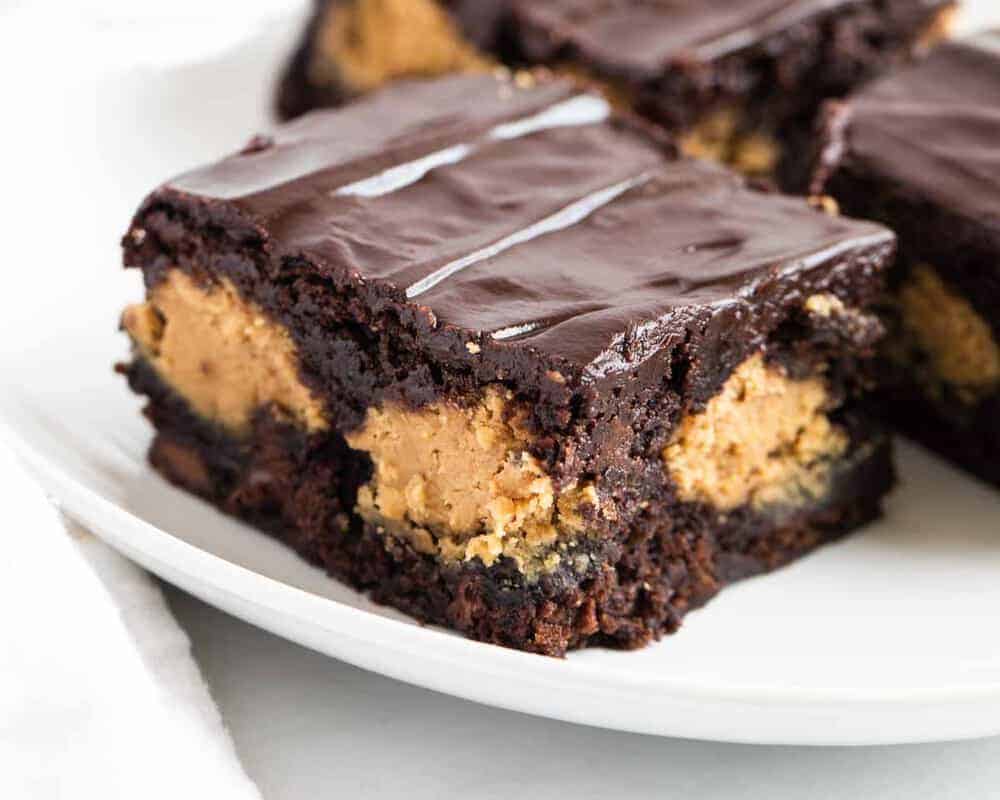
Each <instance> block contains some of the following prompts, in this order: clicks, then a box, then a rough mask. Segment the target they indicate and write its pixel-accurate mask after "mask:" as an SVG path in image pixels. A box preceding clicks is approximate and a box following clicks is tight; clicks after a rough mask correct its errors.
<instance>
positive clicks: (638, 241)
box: [140, 76, 893, 378]
mask: <svg viewBox="0 0 1000 800" xmlns="http://www.w3.org/2000/svg"><path fill="white" fill-rule="evenodd" d="M156 205H167V206H172V207H174V208H180V209H183V210H185V211H186V213H192V211H193V212H194V215H195V216H203V217H204V218H205V219H206V220H207V221H209V222H214V224H216V225H222V226H225V227H226V228H228V230H229V231H230V235H233V232H234V231H237V230H239V231H241V233H240V234H239V235H240V236H243V237H246V238H247V240H248V241H250V240H257V241H259V242H261V243H262V247H263V250H264V251H265V252H267V253H268V255H269V258H270V259H271V260H272V262H274V263H275V264H278V265H279V266H278V267H277V268H278V269H280V262H281V260H282V259H286V258H291V257H305V258H306V259H308V260H309V261H310V262H312V263H313V264H314V265H315V268H316V269H317V270H318V271H319V272H320V273H321V274H324V275H327V276H331V277H333V278H334V279H335V280H336V281H337V282H338V283H343V282H344V281H360V282H362V283H365V284H376V285H378V286H379V287H381V288H382V289H383V290H384V291H385V292H387V293H388V294H389V295H391V296H393V297H395V298H397V300H401V301H408V302H409V303H410V304H411V306H415V307H416V309H417V311H419V313H421V314H423V315H424V317H425V318H426V320H427V324H428V326H429V327H431V328H435V327H436V328H441V327H455V328H458V329H462V330H466V331H473V332H475V334H476V335H477V336H479V337H481V338H482V339H483V340H484V341H485V342H486V343H488V344H489V345H491V346H493V347H497V348H503V349H508V350H509V349H528V350H530V351H533V352H536V353H540V354H542V355H544V356H547V357H549V359H553V360H556V361H558V362H559V364H560V365H561V366H563V367H566V368H568V369H569V370H571V371H573V372H575V373H576V374H577V375H580V376H582V377H584V378H586V377H587V376H589V377H590V378H601V377H605V376H607V375H609V374H615V373H622V372H625V371H628V370H630V369H633V368H635V367H636V366H638V365H639V364H641V363H642V362H643V361H644V360H645V359H646V358H647V357H649V356H650V355H651V354H652V353H654V352H656V351H657V350H658V349H660V348H662V347H665V346H670V345H673V344H676V343H678V342H679V341H683V340H685V339H688V338H690V337H691V336H697V337H698V338H699V339H707V340H715V341H717V342H718V344H719V346H720V347H725V346H726V345H725V343H724V339H725V338H726V337H727V336H729V335H730V334H731V332H732V331H734V330H736V331H740V336H741V337H742V339H743V340H744V341H745V342H746V343H747V346H752V345H753V344H754V340H755V339H760V337H762V336H763V335H765V334H766V329H767V328H768V326H773V324H775V323H776V321H777V320H778V319H779V316H780V313H779V311H780V308H782V307H785V306H787V305H789V304H796V303H797V304H801V301H802V300H803V299H804V297H805V296H807V295H808V294H809V293H811V292H813V291H819V290H822V289H823V287H827V286H829V285H830V284H831V282H836V281H838V280H840V281H842V282H843V281H844V280H845V274H846V271H847V270H848V269H849V268H850V269H863V268H865V267H867V268H868V269H869V271H871V270H877V269H878V267H879V266H880V265H881V264H882V262H883V261H884V259H885V257H886V254H887V253H888V252H889V250H891V247H892V242H893V237H892V234H891V233H890V232H889V231H887V230H886V229H884V228H882V227H880V226H877V225H873V224H871V223H866V222H859V221H854V220H849V219H845V218H838V217H831V216H828V215H826V214H823V213H820V212H817V211H815V210H813V209H811V208H809V207H808V206H807V205H806V203H805V201H803V200H799V199H793V198H786V197H780V196H776V195H770V194H765V193H763V192H759V191H755V190H753V189H751V188H748V186H747V185H746V184H745V183H744V182H743V181H742V180H741V179H740V178H738V177H735V176H734V175H732V174H731V173H729V172H727V171H725V170H723V169H722V168H720V167H716V166H713V165H709V164H705V163H701V162H694V161H684V160H680V161H678V160H675V159H674V158H673V157H672V155H671V151H670V149H669V147H667V146H665V145H664V144H663V143H662V142H661V141H660V140H659V139H658V138H657V137H656V136H654V135H653V134H650V133H649V132H648V131H646V130H645V129H644V128H642V127H640V126H638V125H635V124H632V123H628V122H625V121H622V120H620V119H616V118H608V109H607V106H606V104H605V103H604V101H603V100H600V99H599V98H597V97H595V96H591V95H581V94H579V93H577V91H576V90H574V89H572V88H571V87H570V86H569V85H568V84H565V83H562V82H554V83H543V84H541V85H539V86H536V87H535V88H531V89H518V88H516V87H514V86H513V85H512V84H510V83H508V82H506V81H502V80H497V79H495V78H492V77H483V76H480V77H457V78H449V79H445V80H444V81H439V82H436V83H414V84H404V85H399V86H397V87H394V88H392V89H390V90H388V91H387V92H384V93H381V94H378V95H376V96H374V97H372V98H370V99H366V100H363V101H361V102H359V103H357V104H354V105H353V106H352V107H351V108H349V109H345V110H343V111H333V112H318V113H315V114H313V115H310V116H308V117H305V118H303V119H301V120H299V121H297V122H295V123H293V124H291V125H288V126H285V127H283V128H280V129H279V130H278V131H277V132H276V133H275V134H274V135H273V137H270V138H268V139H266V140H265V139H259V140H257V141H255V142H254V143H253V144H252V146H251V147H249V148H248V149H246V150H245V151H244V152H243V153H241V154H238V155H235V156H232V157H230V158H227V159H224V160H222V161H221V162H219V163H217V164H215V165H212V166H209V167H206V168H204V169H201V170H196V171H194V172H191V173H188V174H186V175H183V176H181V177H179V178H177V179H175V180H173V181H171V182H169V183H168V184H166V185H165V186H164V187H161V188H160V189H159V190H158V191H157V192H155V193H154V194H153V195H152V196H151V197H150V198H149V199H148V200H147V202H146V204H145V206H144V209H143V210H142V211H140V216H141V215H142V214H143V213H145V212H147V211H148V210H149V209H150V208H151V207H153V206H156ZM781 313H784V312H781ZM757 344H762V341H758V342H757Z"/></svg>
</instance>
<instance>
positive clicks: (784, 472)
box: [663, 354, 848, 512]
mask: <svg viewBox="0 0 1000 800" xmlns="http://www.w3.org/2000/svg"><path fill="white" fill-rule="evenodd" d="M829 405H830V398H829V394H828V391H827V387H826V384H825V382H824V381H823V380H822V379H821V378H819V377H815V378H807V379H804V380H793V379H791V378H789V377H788V376H787V375H785V374H784V372H783V371H782V370H781V368H780V367H777V366H772V365H768V364H766V363H765V361H764V358H763V356H762V355H760V354H757V355H754V356H751V357H750V358H749V359H747V360H746V361H745V362H743V364H742V365H741V366H740V367H738V368H737V369H736V371H735V372H734V373H733V374H732V375H731V376H730V377H729V379H728V380H727V381H726V383H725V384H724V385H723V387H722V391H721V392H720V393H719V394H718V395H716V396H715V397H713V398H712V399H711V400H710V401H709V402H708V405H707V406H706V408H705V409H704V410H703V411H701V412H700V413H697V414H691V415H689V416H687V417H685V418H684V419H683V420H682V421H681V424H680V426H679V428H678V430H677V433H676V434H675V435H674V437H673V440H672V441H671V442H670V444H669V445H667V447H666V448H664V450H663V461H664V466H665V468H666V470H667V472H668V474H669V475H670V477H671V478H672V479H673V481H674V483H675V484H676V486H677V489H678V493H679V495H680V498H681V500H684V501H688V502H699V503H708V504H710V505H712V506H714V507H715V508H717V509H719V510H720V511H723V512H725V511H731V510H733V509H735V508H737V507H740V506H745V505H749V506H751V507H753V508H758V509H759V508H766V507H771V506H796V505H801V504H802V503H803V502H807V501H809V500H814V499H818V498H820V497H822V496H823V495H824V494H825V493H826V491H827V489H828V485H829V480H830V475H831V469H832V466H833V463H834V461H835V460H836V459H837V458H838V457H840V456H842V455H843V454H844V452H845V451H846V450H847V444H848V442H847V436H846V435H845V434H844V432H843V431H842V430H840V429H839V428H838V427H836V426H835V425H833V424H831V422H830V420H829V418H828V417H827V414H826V412H827V410H828V409H829Z"/></svg>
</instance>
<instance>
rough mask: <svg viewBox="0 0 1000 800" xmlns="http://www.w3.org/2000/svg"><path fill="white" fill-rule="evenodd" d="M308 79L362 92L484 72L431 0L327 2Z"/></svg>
mask: <svg viewBox="0 0 1000 800" xmlns="http://www.w3.org/2000/svg"><path fill="white" fill-rule="evenodd" d="M316 55H317V57H316V58H315V59H314V60H313V63H312V64H311V65H310V75H309V77H310V80H312V81H313V82H314V83H316V84H319V85H331V84H336V83H338V82H340V83H344V84H346V85H347V86H348V87H349V88H350V89H351V90H353V91H356V92H367V91H370V90H372V89H376V88H378V87H379V86H382V85H383V84H385V83H388V82H390V81H393V80H396V79H399V78H405V77H433V76H437V75H444V74H447V73H450V72H475V71H480V70H488V69H490V68H491V67H492V64H493V62H492V61H491V60H490V59H488V58H486V57H485V56H484V55H482V54H480V53H479V52H478V51H477V50H476V48H475V47H473V46H472V45H471V44H469V43H468V42H467V41H466V40H465V39H464V37H463V36H462V34H461V32H460V31H459V30H458V27H457V26H456V25H455V23H454V21H453V20H452V19H451V17H450V16H449V15H448V13H447V12H446V11H445V10H444V9H443V8H442V7H441V6H440V5H439V4H438V3H437V2H435V0H350V1H349V2H342V3H332V4H331V5H330V8H329V11H328V12H327V16H326V18H325V19H324V21H323V23H322V24H321V26H320V29H319V33H318V41H317V49H316Z"/></svg>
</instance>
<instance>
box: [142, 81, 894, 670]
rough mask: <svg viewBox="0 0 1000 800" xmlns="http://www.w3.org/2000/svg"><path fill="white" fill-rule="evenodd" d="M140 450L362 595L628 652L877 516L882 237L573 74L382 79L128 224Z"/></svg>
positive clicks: (472, 622) (480, 624)
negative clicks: (731, 162)
mask: <svg viewBox="0 0 1000 800" xmlns="http://www.w3.org/2000/svg"><path fill="white" fill-rule="evenodd" d="M124 248H125V262H126V264H127V265H128V266H131V267H137V268H140V269H141V270H142V271H143V275H144V277H145V284H146V288H147V297H146V300H145V302H143V303H140V304H138V305H136V306H133V307H131V308H129V309H128V310H127V311H126V312H125V314H124V318H123V323H124V327H125V329H126V330H127V331H128V333H129V334H130V336H131V337H132V340H133V342H134V359H133V360H132V362H131V363H130V364H129V365H127V366H125V367H123V370H124V372H125V373H126V374H127V376H128V379H129V381H130V383H131V385H132V387H133V388H134V389H135V390H136V391H137V392H140V393H142V394H145V395H146V396H147V397H148V399H149V403H148V406H147V412H146V413H147V415H148V417H149V418H150V420H151V421H152V422H153V424H154V425H155V427H156V429H157V435H156V439H155V442H154V444H153V447H152V451H151V455H150V457H151V460H152V463H153V464H154V465H155V466H156V467H157V469H159V470H160V471H161V472H162V473H163V474H164V475H166V476H167V477H168V478H170V479H171V480H173V481H175V482H177V483H178V484H180V485H182V486H184V487H187V488H188V489H190V490H191V491H194V492H197V493H199V494H201V495H203V496H204V497H207V498H209V499H210V500H211V501H213V502H214V503H216V504H217V505H218V506H219V507H220V508H222V509H224V510H226V511H227V512H230V513H233V514H236V515H239V516H241V517H243V518H245V519H248V520H250V521H251V522H253V523H255V524H257V525H259V526H261V527H263V528H266V529H268V530H270V531H273V532H274V533H276V534H277V535H278V536H280V537H282V538H283V539H284V540H285V541H287V542H288V543H289V544H291V545H292V546H293V547H295V548H296V549H298V550H299V551H300V552H301V553H302V554H303V555H305V556H306V557H307V558H309V559H311V560H313V561H314V562H316V563H318V564H322V565H323V566H325V567H326V568H327V569H328V570H329V571H330V573H331V574H332V575H334V576H336V577H338V578H340V579H343V580H345V581H348V582H349V583H351V584H353V585H355V586H357V587H359V588H361V589H364V590H367V591H369V592H370V593H371V594H372V596H373V597H374V598H375V599H376V600H377V601H379V602H383V603H388V604H391V605H394V606H396V607H397V608H400V609H402V610H404V611H406V612H409V613H410V614H412V615H414V616H416V617H417V618H419V619H421V620H425V621H430V622H434V623H439V624H442V625H445V626H448V627H450V628H453V629H455V630H458V631H461V632H462V633H464V634H466V635H468V636H471V637H473V638H476V639H480V640H483V641H487V642H495V643H498V644H503V645H507V646H510V647H515V648H520V649H524V650H529V651H534V652H539V653H546V654H551V655H560V654H562V653H564V652H565V651H566V650H567V649H569V648H573V647H580V646H583V645H588V644H601V645H613V646H620V647H637V646H640V645H642V644H644V643H646V642H648V641H650V640H651V639H653V638H656V637H658V636H660V635H661V634H663V633H665V632H670V631H673V630H674V629H675V628H676V627H677V626H678V624H679V622H680V620H681V617H682V616H683V615H684V614H685V613H686V612H687V611H688V610H689V609H691V608H693V607H696V606H698V605H700V604H702V603H704V602H705V601H706V600H708V599H709V598H710V597H711V596H712V595H714V594H715V593H716V592H717V591H718V590H719V588H720V587H722V586H723V585H725V584H727V583H729V582H731V581H733V580H736V579H738V578H741V577H743V576H747V575H751V574H754V573H758V572H762V571H765V570H768V569H772V568H774V567H777V566H779V565H781V564H784V563H786V562H788V561H789V560H791V559H793V558H795V557H797V556H799V555H801V554H803V553H805V552H807V551H809V550H811V549H812V548H814V547H816V546H817V545H819V544H821V543H822V542H826V541H829V540H831V539H834V538H836V537H839V536H841V535H842V534H844V533H845V532H847V531H849V530H850V529H852V528H854V527H856V526H857V525H859V524H861V523H863V522H865V521H867V520H869V519H871V518H872V517H874V516H875V515H876V514H877V513H878V510H879V502H880V498H881V497H882V495H883V494H884V493H885V492H886V491H887V489H888V488H889V486H890V483H891V479H892V472H891V466H890V459H889V451H888V444H887V440H886V437H885V436H884V435H883V433H882V432H881V431H880V429H879V428H878V426H877V424H875V423H873V422H872V420H871V418H870V417H869V416H868V415H867V414H865V409H864V400H863V398H862V393H863V390H864V388H865V387H866V386H867V385H868V381H869V378H868V364H869V361H870V357H871V355H872V351H873V349H874V347H875V344H876V342H877V340H878V339H879V336H880V333H881V326H880V323H879V322H878V321H877V319H876V318H874V317H872V316H871V315H870V314H869V312H868V310H867V308H868V306H869V304H870V303H871V302H872V300H873V299H874V298H875V297H877V296H879V295H880V293H881V292H882V291H884V286H883V281H882V275H883V272H884V268H885V266H886V264H887V262H888V260H889V258H890V256H891V254H892V252H893V250H894V237H893V235H892V234H891V233H890V232H889V231H888V230H886V229H885V228H883V227H881V226H879V225H876V224H872V223H867V222H858V221H853V220H849V219H846V218H841V217H836V216H831V215H828V214H826V213H823V212H821V211H818V210H815V209H813V208H811V207H810V206H808V205H807V203H806V202H805V200H800V199H792V198H787V197H781V196H775V195H771V194H766V193H763V192H761V191H757V190H754V189H752V188H749V187H748V186H747V185H746V184H745V183H744V181H743V179H742V178H739V177H737V176H735V175H734V174H733V173H731V172H729V171H727V170H725V169H724V168H723V167H719V166H713V165H710V164H708V163H704V162H698V161H690V160H678V159H677V158H676V157H675V155H674V153H673V149H672V146H671V145H669V144H668V143H666V142H665V140H663V139H661V138H660V135H659V134H657V133H656V132H655V131H651V130H650V129H647V128H646V127H645V126H644V124H643V123H638V122H633V121H631V120H627V119H622V118H618V117H616V116H614V115H613V114H612V113H611V111H610V108H609V105H608V103H607V102H606V101H605V100H604V99H603V98H601V97H600V96H597V95H594V94H589V93H586V92H581V91H580V90H579V89H577V88H575V86H574V84H572V83H569V82H565V81H554V82H541V83H538V84H536V85H534V86H531V87H527V86H525V85H523V82H522V85H518V84H517V83H513V82H509V81H506V80H502V79H497V78H494V77H492V76H489V75H481V76H464V77H450V78H444V79H441V80H439V81H437V82H417V83H415V84H412V85H408V84H397V85H395V86H394V87H392V88H389V89H386V90H384V91H382V92H380V93H376V94H373V95H371V96H370V97H368V98H365V99H363V100H359V101H358V102H356V103H353V104H352V105H351V106H349V107H347V108H345V109H343V110H340V111H327V112H317V113H315V114H310V115H308V116H306V117H303V118H302V119H300V120H297V121H295V122H293V123H290V124H288V125H286V126H284V127H281V128H279V129H278V130H277V132H276V133H275V134H274V135H272V136H268V137H260V138H257V139H255V140H253V141H252V142H251V143H250V145H249V146H248V147H247V148H245V149H244V150H243V151H242V152H240V153H238V154H236V155H233V156H230V157H228V158H225V159H223V160H222V161H220V162H218V163H216V164H214V165H212V166H209V167H206V168H203V169H199V170H195V171H194V172H190V173H188V174H186V175H182V176H180V177H179V178H176V179H174V180H172V181H170V182H168V183H167V184H165V185H163V186H161V187H160V188H159V189H157V190H156V191H154V192H153V193H152V194H151V195H150V196H149V197H148V198H147V199H146V200H145V202H144V203H143V204H142V206H141V207H140V209H139V211H138V213H137V214H136V216H135V218H134V221H133V223H132V226H131V228H130V229H129V231H128V233H127V235H126V236H125V238H124Z"/></svg>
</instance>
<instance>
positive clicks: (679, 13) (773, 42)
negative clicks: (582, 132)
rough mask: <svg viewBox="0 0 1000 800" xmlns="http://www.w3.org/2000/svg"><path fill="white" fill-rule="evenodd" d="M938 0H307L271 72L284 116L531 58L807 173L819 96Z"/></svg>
mask: <svg viewBox="0 0 1000 800" xmlns="http://www.w3.org/2000/svg"><path fill="white" fill-rule="evenodd" d="M954 7H955V4H954V3H953V2H951V1H950V0H833V1H832V2H816V0H732V1H731V2H725V3H710V2H662V3H656V2H648V0H618V1H617V2H607V0H549V2H536V1H535V0H319V2H317V3H316V5H315V9H314V13H313V16H312V19H311V21H310V23H309V25H308V28H307V30H306V32H305V34H304V36H303V39H302V42H301V44H300V46H299V49H298V50H297V52H296V54H295V56H294V58H293V60H292V62H291V63H290V65H289V67H288V69H287V70H286V73H285V75H284V77H283V80H282V82H281V86H280V91H279V98H278V107H279V112H280V113H281V115H282V116H284V117H286V118H288V117H293V116H296V115H298V114H301V113H302V112H304V111H307V110H309V109H311V108H316V107H318V106H324V105H332V104H337V103H340V102H342V101H344V100H347V99H350V98H352V97H356V96H357V95H359V94H362V93H364V92H366V91H370V90H371V89H374V88H376V87H378V86H381V85H383V84H384V83H386V82H388V81H391V80H394V79H399V78H404V77H418V76H422V77H426V76H432V75H440V74H443V73H446V72H453V71H476V70H484V69H490V68H492V67H494V66H495V65H497V64H506V65H508V66H515V67H517V66H524V65H533V66H538V65H544V66H546V67H548V68H550V69H552V70H553V71H555V72H560V73H564V74H567V75H572V76H575V77H577V78H580V79H583V80H584V81H589V82H592V83H593V84H594V85H596V86H599V87H601V88H602V89H603V90H605V92H606V94H607V95H608V96H609V97H610V98H612V99H613V100H614V101H615V102H616V103H617V104H620V105H622V106H626V107H629V108H631V109H633V110H635V111H637V112H639V113H640V114H643V115H644V116H646V117H647V118H649V119H650V120H652V121H654V122H656V123H657V124H660V125H663V126H665V127H666V128H667V129H669V130H670V131H671V132H674V133H676V134H677V135H678V136H680V139H681V142H682V145H683V146H684V148H685V149H686V150H687V151H688V152H689V153H691V154H693V155H700V156H710V157H712V158H714V159H717V160H722V161H726V162H728V163H731V164H733V165H735V166H736V167H738V168H739V169H740V170H741V171H743V172H746V173H749V174H753V175H771V174H773V173H775V172H776V171H777V172H779V173H780V177H781V178H782V181H783V183H784V184H785V185H786V186H796V187H797V188H801V187H802V186H804V183H805V182H806V181H807V180H808V167H809V164H808V158H800V154H807V153H811V152H812V149H811V147H810V146H809V145H810V144H811V143H812V140H813V139H812V134H813V129H814V120H815V115H816V112H817V111H818V109H819V106H820V104H821V102H822V101H823V100H824V99H826V98H830V97H837V96H842V95H843V94H845V93H846V92H848V91H849V90H850V89H852V88H854V87H856V86H857V85H858V84H860V83H861V82H862V81H864V80H866V79H867V78H870V77H872V76H873V75H876V74H878V73H880V72H881V71H883V70H884V69H885V68H886V67H888V66H889V65H891V64H893V63H897V62H899V61H900V60H903V59H905V58H907V57H908V56H909V55H910V54H911V53H912V52H914V51H916V50H921V49H923V48H925V47H927V46H928V45H930V44H931V43H933V42H935V41H937V40H938V39H940V38H942V37H943V36H944V35H945V34H946V32H947V28H948V24H949V20H950V18H951V15H952V11H953V10H954Z"/></svg>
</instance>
